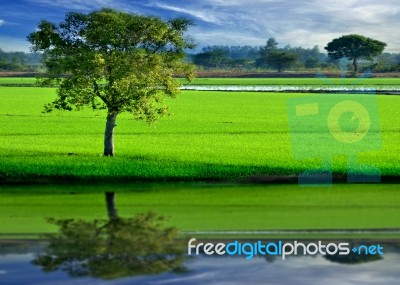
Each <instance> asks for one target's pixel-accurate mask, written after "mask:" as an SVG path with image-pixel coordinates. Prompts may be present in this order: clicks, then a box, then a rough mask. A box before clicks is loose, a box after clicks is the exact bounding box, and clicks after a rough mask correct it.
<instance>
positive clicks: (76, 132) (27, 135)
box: [0, 87, 400, 181]
mask: <svg viewBox="0 0 400 285" xmlns="http://www.w3.org/2000/svg"><path fill="white" fill-rule="evenodd" d="M302 96H308V95H306V94H286V93H285V94H282V93H281V94H274V93H257V92H199V91H185V92H182V94H180V95H179V97H178V98H177V99H174V100H169V101H168V102H167V104H168V105H169V106H170V110H171V112H172V113H174V115H173V116H169V117H164V118H162V119H161V120H160V121H159V122H158V123H157V124H156V125H155V126H152V127H151V126H148V125H147V124H146V123H144V122H140V121H135V120H133V119H132V117H131V116H130V115H129V114H123V115H121V116H120V117H119V118H118V121H117V124H118V126H117V127H116V134H115V145H116V157H114V158H111V159H110V158H104V157H102V156H101V154H102V150H103V133H104V127H105V113H104V112H100V111H99V112H93V111H91V110H84V111H80V112H61V111H57V112H54V113H51V114H42V113H41V111H42V110H43V105H44V104H45V103H47V102H50V101H51V100H52V99H54V97H55V89H51V88H37V87H1V88H0V117H1V125H0V141H1V145H0V157H1V163H0V176H1V178H2V179H3V180H6V181H7V180H8V181H10V180H15V179H20V180H24V181H29V180H30V179H31V178H35V179H36V178H38V179H40V178H41V177H43V178H46V177H53V180H54V178H55V179H58V178H60V179H61V178H68V179H73V178H74V177H75V178H79V179H99V178H106V179H121V180H126V179H129V180H138V179H142V180H161V181H164V180H174V181H175V180H210V179H219V180H232V179H236V180H237V179H241V178H247V177H251V176H264V175H296V174H299V173H300V172H302V171H303V170H305V169H310V168H316V167H319V166H320V165H321V160H320V159H318V158H310V159H306V160H295V159H293V158H292V148H291V143H290V134H289V127H288V119H287V109H286V101H287V99H289V98H295V97H302ZM309 96H315V97H312V98H321V97H322V96H325V98H328V97H329V98H333V97H332V96H341V95H327V94H316V95H309ZM342 96H347V97H346V98H352V97H351V96H358V97H357V98H360V96H366V95H342ZM367 96H368V95H367ZM378 107H379V119H380V132H381V137H382V141H383V146H382V148H381V149H379V150H375V151H369V152H365V153H362V152H361V153H360V154H359V161H360V163H369V164H372V165H375V166H377V167H379V168H380V171H381V172H382V174H383V175H384V176H398V175H399V173H400V157H399V153H400V145H399V144H398V142H399V141H400V117H399V116H398V115H397V113H398V110H399V109H400V97H398V96H378ZM320 143H321V144H322V145H324V147H326V148H327V151H329V148H330V147H331V146H330V144H329V142H328V143H327V142H324V141H321V142H320ZM346 162H347V158H346V157H345V156H342V155H339V156H335V157H334V158H333V170H334V172H335V173H338V174H345V173H346V168H347V165H346Z"/></svg>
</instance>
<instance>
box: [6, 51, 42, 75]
mask: <svg viewBox="0 0 400 285" xmlns="http://www.w3.org/2000/svg"><path fill="white" fill-rule="evenodd" d="M41 59H42V55H41V54H40V53H24V52H5V51H3V50H2V49H1V48H0V71H30V72H32V71H38V70H40V68H41V66H42V64H41Z"/></svg>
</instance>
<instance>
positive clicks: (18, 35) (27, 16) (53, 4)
mask: <svg viewBox="0 0 400 285" xmlns="http://www.w3.org/2000/svg"><path fill="white" fill-rule="evenodd" d="M101 7H113V8H118V9H121V10H126V11H130V12H133V13H140V14H146V15H157V16H160V17H162V18H164V19H168V18H173V17H178V16H184V17H187V18H190V19H192V20H193V21H194V23H195V26H193V27H192V28H191V29H190V30H189V32H188V34H189V35H190V36H191V37H193V38H194V39H195V41H196V42H197V43H198V45H199V46H200V47H201V46H205V45H214V44H218V45H219V44H223V45H225V44H226V45H254V46H260V45H264V44H265V42H266V40H267V38H269V37H275V38H276V39H277V41H278V42H279V43H280V44H281V45H282V46H284V45H287V44H290V45H292V46H302V47H313V46H314V45H318V46H319V48H320V49H321V50H323V47H324V46H325V45H326V44H327V43H328V42H329V41H330V40H332V39H333V38H336V37H339V36H341V35H344V34H352V33H357V34H362V35H365V36H368V37H372V38H374V39H378V40H381V41H384V42H386V43H387V44H388V46H387V47H386V51H388V52H395V53H399V52H400V36H399V35H400V1H399V0H380V1H376V0H346V1H344V0H329V1H327V0H143V1H141V0H130V1H129V0H88V1H80V0H1V1H0V48H1V49H3V50H6V51H10V50H18V51H29V43H28V42H27V41H26V36H27V35H28V34H29V33H30V32H32V31H34V29H35V27H36V26H37V24H38V23H39V21H40V20H42V19H47V20H50V21H52V22H57V23H58V22H60V21H62V19H63V17H64V15H65V12H68V11H79V12H90V11H92V10H96V9H99V8H101Z"/></svg>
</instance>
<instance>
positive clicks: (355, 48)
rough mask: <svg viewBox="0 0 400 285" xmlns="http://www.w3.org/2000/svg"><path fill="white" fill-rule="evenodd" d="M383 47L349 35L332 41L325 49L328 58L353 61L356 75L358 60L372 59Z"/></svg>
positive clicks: (377, 42) (376, 42)
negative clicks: (345, 58)
mask: <svg viewBox="0 0 400 285" xmlns="http://www.w3.org/2000/svg"><path fill="white" fill-rule="evenodd" d="M385 46H386V43H384V42H381V41H378V40H374V39H371V38H367V37H364V36H361V35H355V34H351V35H346V36H342V37H340V38H336V39H333V40H332V41H331V42H329V43H328V45H327V46H326V47H325V49H326V50H327V51H328V56H329V57H331V58H333V59H339V58H344V57H347V58H348V59H350V60H353V66H354V72H355V73H357V72H358V66H357V61H358V60H359V59H372V58H373V57H375V56H378V55H380V54H381V53H382V52H383V50H384V49H385Z"/></svg>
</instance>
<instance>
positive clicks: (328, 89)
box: [181, 85, 400, 94]
mask: <svg viewBox="0 0 400 285" xmlns="http://www.w3.org/2000/svg"><path fill="white" fill-rule="evenodd" d="M181 89H182V90H196V91H232V92H238V91H251V92H292V93H297V92H300V93H307V92H308V93H365V94H399V92H400V91H399V87H398V86H387V85H385V86H374V87H370V86H357V85H354V86H315V85H310V86H307V85H304V86H290V85H288V86H284V85H268V86H267V85H254V86H250V85H246V86H243V85H240V86H239V85H185V86H182V88H181Z"/></svg>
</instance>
